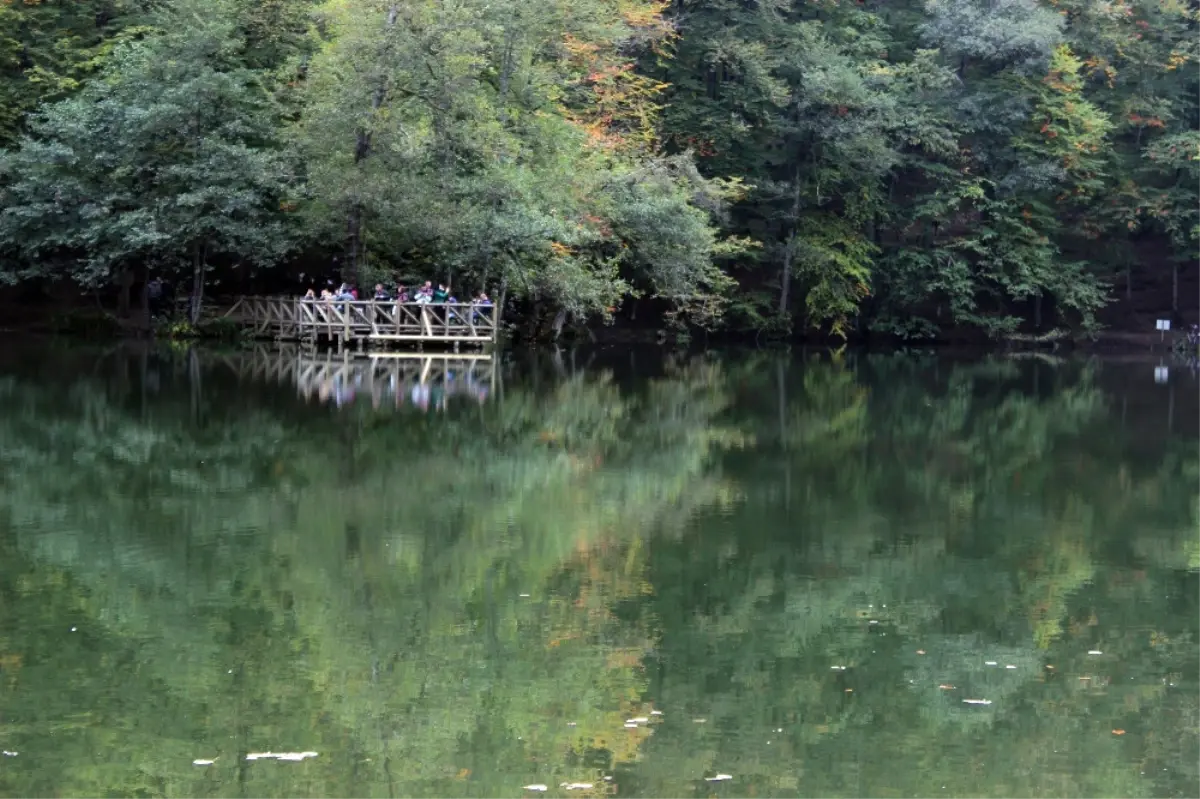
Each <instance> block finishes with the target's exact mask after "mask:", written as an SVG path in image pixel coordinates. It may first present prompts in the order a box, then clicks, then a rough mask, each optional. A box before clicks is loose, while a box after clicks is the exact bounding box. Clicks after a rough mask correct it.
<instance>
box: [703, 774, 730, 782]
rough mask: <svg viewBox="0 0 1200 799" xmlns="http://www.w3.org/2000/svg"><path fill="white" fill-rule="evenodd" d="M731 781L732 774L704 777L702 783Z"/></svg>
mask: <svg viewBox="0 0 1200 799" xmlns="http://www.w3.org/2000/svg"><path fill="white" fill-rule="evenodd" d="M731 779H733V775H732V774H718V775H717V776H715V777H705V778H704V781H705V782H724V781H725V780H731Z"/></svg>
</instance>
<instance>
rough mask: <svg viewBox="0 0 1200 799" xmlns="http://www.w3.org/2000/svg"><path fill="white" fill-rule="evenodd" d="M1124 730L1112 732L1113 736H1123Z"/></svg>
mask: <svg viewBox="0 0 1200 799" xmlns="http://www.w3.org/2000/svg"><path fill="white" fill-rule="evenodd" d="M1124 734H1125V730H1113V735H1124Z"/></svg>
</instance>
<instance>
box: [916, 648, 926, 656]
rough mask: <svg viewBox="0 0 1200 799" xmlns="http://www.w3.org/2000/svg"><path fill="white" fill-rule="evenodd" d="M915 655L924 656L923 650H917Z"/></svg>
mask: <svg viewBox="0 0 1200 799" xmlns="http://www.w3.org/2000/svg"><path fill="white" fill-rule="evenodd" d="M917 654H918V655H924V654H925V650H924V649H918V650H917Z"/></svg>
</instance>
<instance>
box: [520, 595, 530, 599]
mask: <svg viewBox="0 0 1200 799" xmlns="http://www.w3.org/2000/svg"><path fill="white" fill-rule="evenodd" d="M519 596H520V597H521V599H529V596H530V595H529V594H520V595H519Z"/></svg>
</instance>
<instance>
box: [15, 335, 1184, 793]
mask: <svg viewBox="0 0 1200 799" xmlns="http://www.w3.org/2000/svg"><path fill="white" fill-rule="evenodd" d="M262 356H263V353H248V354H247V353H241V354H237V355H235V356H216V355H213V354H209V353H200V352H192V353H187V352H182V353H172V352H161V351H157V350H118V351H112V352H107V353H99V354H98V353H94V352H78V351H73V350H68V351H61V352H53V353H50V352H47V351H45V350H35V351H26V352H18V353H15V354H13V353H10V354H9V355H8V356H7V358H8V360H7V361H5V362H4V363H2V364H0V393H2V394H3V401H4V403H5V408H6V409H7V413H6V414H5V415H4V417H2V418H0V436H3V439H2V442H0V444H2V445H0V480H3V482H4V489H5V490H4V492H3V499H2V500H0V502H3V510H2V513H0V558H2V561H0V596H3V597H4V603H3V605H2V608H3V609H2V610H0V613H3V625H2V626H0V635H2V637H0V691H2V692H3V707H4V709H5V710H4V726H3V727H0V749H3V750H4V751H8V752H16V753H17V754H16V755H15V756H11V757H8V756H6V757H5V759H4V760H3V761H0V766H3V772H2V780H3V782H2V783H0V784H2V785H3V788H2V790H3V793H5V794H6V795H18V794H19V795H63V796H75V795H135V794H136V795H190V796H226V795H239V796H285V795H286V796H307V795H329V796H375V795H380V796H384V795H386V796H443V795H451V796H520V795H522V794H527V795H535V794H536V793H538V792H530V791H523V790H522V786H528V785H545V786H547V788H548V790H547V791H546V792H545V795H551V794H553V795H570V796H577V795H618V796H681V795H719V794H729V795H772V796H795V795H814V796H835V795H847V796H849V795H854V796H874V795H923V796H937V795H949V796H961V795H1029V796H1058V795H1062V796H1074V795H1096V796H1100V795H1124V796H1137V795H1179V796H1183V795H1195V793H1196V791H1197V790H1198V789H1200V785H1198V779H1200V778H1198V776H1197V767H1196V763H1197V738H1196V722H1195V720H1196V717H1197V712H1198V710H1200V708H1198V706H1197V699H1196V697H1197V662H1196V655H1195V652H1196V637H1195V632H1196V627H1197V623H1198V620H1200V617H1198V610H1197V602H1196V596H1197V587H1198V586H1197V572H1198V570H1200V543H1198V541H1197V536H1196V530H1197V521H1198V512H1200V509H1198V507H1197V495H1196V485H1197V481H1198V480H1200V466H1198V458H1197V451H1196V434H1197V431H1196V424H1197V393H1196V384H1195V382H1194V380H1192V379H1191V378H1190V376H1188V375H1183V376H1175V375H1172V377H1171V383H1170V384H1168V385H1167V386H1165V387H1164V386H1160V385H1156V384H1155V383H1154V380H1153V373H1152V371H1150V370H1148V369H1147V365H1146V364H1142V363H1136V364H1112V363H1107V362H1085V361H1079V362H1072V361H1064V362H1059V363H1047V362H1041V361H1034V360H1015V359H1003V358H1001V359H988V360H983V361H962V362H954V361H950V360H946V359H934V358H914V357H898V356H897V357H892V356H873V357H863V358H857V359H845V360H835V359H830V358H829V357H827V356H820V357H813V358H785V357H777V356H761V355H748V356H747V355H737V354H734V355H730V356H727V357H719V356H704V357H696V358H686V357H681V358H675V359H666V360H662V359H659V360H653V361H652V360H649V359H648V358H647V356H645V354H638V355H637V356H636V357H638V358H639V364H638V368H637V370H636V371H635V372H631V370H630V369H629V368H628V359H629V358H630V357H632V356H630V355H629V354H628V353H619V354H612V355H606V354H604V353H599V354H597V355H596V356H595V357H594V360H592V361H591V362H590V364H589V363H586V361H587V359H585V358H583V357H582V356H580V357H578V358H576V359H574V360H572V357H571V355H570V354H567V353H562V354H559V355H558V357H555V356H554V355H547V356H543V357H539V358H535V359H532V360H522V361H519V362H514V363H509V364H506V365H504V366H503V367H498V368H496V369H494V371H493V373H492V375H491V376H490V377H489V379H488V380H487V381H483V380H482V378H481V377H479V376H480V375H481V374H482V372H480V371H478V368H479V367H480V366H482V364H477V365H476V369H477V371H476V372H475V373H474V374H475V375H476V377H473V378H472V379H473V380H474V381H475V383H476V385H480V384H481V383H483V382H486V383H487V384H488V386H489V398H488V399H487V400H486V401H485V402H483V403H480V402H479V401H478V395H474V396H468V397H460V398H458V399H455V398H454V397H450V398H449V399H448V400H447V401H446V402H445V403H444V405H443V406H442V407H443V408H444V410H443V412H441V413H437V414H426V413H421V412H404V413H397V412H396V406H395V399H394V397H395V394H394V393H393V394H391V395H388V394H386V393H384V391H385V390H386V389H391V387H392V385H393V383H392V382H391V380H390V377H391V375H392V374H395V376H396V378H397V382H396V384H395V385H396V386H397V387H399V388H401V389H402V388H403V386H405V385H409V386H410V388H409V390H410V391H411V381H412V379H413V377H412V374H413V369H412V367H401V366H382V365H376V366H374V367H368V364H367V363H366V362H364V363H363V365H362V366H357V367H354V369H355V370H358V371H357V372H356V373H357V374H358V375H360V376H361V377H360V379H359V380H358V381H357V389H358V393H357V394H356V395H355V401H354V402H353V403H349V402H346V401H345V400H346V399H347V398H346V397H345V396H343V398H342V399H343V401H342V402H341V403H340V404H339V403H338V402H337V401H336V393H331V394H330V400H331V401H329V402H327V403H325V404H321V403H317V402H313V401H311V400H310V401H307V402H306V401H304V400H303V399H302V398H301V397H297V393H300V394H301V395H303V394H304V391H303V388H304V386H305V385H308V386H311V387H312V393H310V394H309V395H308V396H310V397H313V398H314V399H318V398H320V394H321V391H320V387H321V386H322V385H324V384H325V381H326V380H327V379H329V376H330V375H332V374H339V373H340V374H342V375H343V382H342V383H341V384H340V385H341V386H343V387H345V386H346V385H354V384H355V380H353V379H351V380H349V382H347V381H346V379H345V375H346V374H347V373H346V372H339V371H338V370H341V369H343V367H344V364H333V365H329V364H326V365H320V364H318V365H317V366H316V367H313V364H312V363H311V362H306V361H299V360H297V359H296V358H295V357H294V356H295V353H289V354H287V357H286V358H282V359H276V360H274V361H272V360H270V359H267V360H263V358H262ZM289 359H290V360H289ZM366 368H372V369H374V371H372V372H369V373H368V372H363V371H361V370H362V369H366ZM437 368H438V367H437V366H435V365H433V364H430V365H429V371H428V372H425V375H426V379H427V382H430V383H433V375H434V374H435V370H436V369H437ZM441 368H443V369H445V367H441ZM306 369H308V371H306ZM421 369H422V370H423V369H424V366H423V365H422V367H421ZM467 369H469V367H467V368H466V369H465V368H464V367H462V366H458V367H454V366H451V367H450V369H449V371H451V372H453V373H454V375H453V377H452V378H451V382H453V381H454V380H458V379H459V378H460V377H462V378H464V379H463V380H462V384H464V385H465V384H466V380H465V375H466V374H467ZM404 370H407V371H406V372H405V371H404ZM402 372H404V376H402V375H401V373H402ZM421 373H422V372H421V371H417V372H416V380H417V381H418V382H419V381H420V377H421ZM306 374H307V375H309V378H306V380H308V379H310V378H311V382H302V381H301V377H302V376H304V375H306ZM501 378H503V379H501ZM1143 378H1144V379H1143ZM406 381H407V382H406ZM493 381H494V382H493ZM444 384H445V383H444V382H443V385H444ZM492 385H494V386H496V388H495V389H491V388H490V387H491V386H492ZM372 386H375V387H378V388H377V390H378V393H379V396H380V401H379V402H378V403H375V402H366V401H364V399H365V397H366V396H372V393H373V392H372V391H371V388H372ZM501 387H502V389H503V390H502V391H501V390H500V388H501ZM1164 388H1165V389H1167V390H1166V391H1164ZM391 390H393V392H394V391H395V389H391ZM1172 392H1173V393H1172ZM401 393H403V392H402V391H401ZM501 395H502V396H501ZM389 396H390V397H392V400H391V402H388V401H386V399H385V398H386V397H389ZM410 396H411V394H410ZM402 408H404V409H412V408H413V406H412V404H411V403H405V404H403V405H402ZM416 408H417V409H418V410H419V408H420V406H419V404H418V405H417V406H416ZM1171 408H1173V411H1171V410H1169V409H1171ZM265 752H270V753H273V754H280V753H284V754H286V753H294V754H295V755H297V757H295V758H291V759H289V758H284V759H282V760H281V759H279V758H275V757H271V758H268V757H255V758H253V759H249V756H251V755H260V754H261V753H265ZM312 752H316V753H317V754H316V756H312V755H311V754H308V753H312ZM299 755H304V757H299ZM196 761H200V765H194V763H195V762H196ZM209 761H211V762H209ZM719 775H728V776H729V777H730V778H729V779H720V780H718V779H717V778H718V776H719ZM581 785H588V786H590V787H586V788H584V787H579V786H581ZM571 786H574V787H571Z"/></svg>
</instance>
